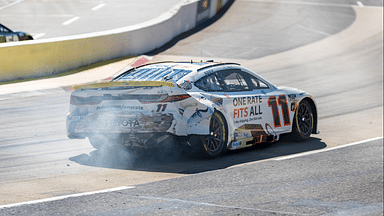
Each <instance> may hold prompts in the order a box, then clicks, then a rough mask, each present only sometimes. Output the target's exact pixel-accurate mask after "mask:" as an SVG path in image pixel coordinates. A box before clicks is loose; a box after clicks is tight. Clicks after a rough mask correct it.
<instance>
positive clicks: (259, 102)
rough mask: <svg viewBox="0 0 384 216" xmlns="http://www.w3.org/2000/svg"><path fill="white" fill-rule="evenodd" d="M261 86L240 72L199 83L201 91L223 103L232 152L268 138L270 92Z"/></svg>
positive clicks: (215, 75) (214, 75)
mask: <svg viewBox="0 0 384 216" xmlns="http://www.w3.org/2000/svg"><path fill="white" fill-rule="evenodd" d="M260 83H261V82H260V81H258V79H257V78H256V77H252V76H251V75H250V74H249V73H247V72H244V71H242V70H240V69H225V70H220V71H216V72H215V73H211V74H209V75H207V76H205V77H203V78H201V79H200V80H199V81H197V83H196V86H197V87H198V88H200V89H202V90H204V91H206V92H208V93H209V94H210V96H208V97H207V98H215V100H216V101H220V102H221V104H220V105H221V106H222V108H223V110H224V112H225V116H226V120H227V125H228V130H229V135H230V140H231V143H230V144H229V146H228V148H230V149H237V148H243V147H247V146H248V145H252V144H256V143H259V142H262V141H266V140H267V139H268V134H267V132H266V130H265V121H269V115H270V114H269V113H268V112H269V110H268V105H267V99H268V98H267V97H268V93H270V91H271V90H270V89H269V87H268V86H267V85H266V84H263V83H262V84H260ZM264 116H267V117H266V118H265V117H264Z"/></svg>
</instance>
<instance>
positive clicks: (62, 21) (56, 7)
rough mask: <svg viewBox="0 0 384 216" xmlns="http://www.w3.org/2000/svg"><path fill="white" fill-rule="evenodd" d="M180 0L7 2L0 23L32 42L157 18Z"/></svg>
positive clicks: (0, 9)
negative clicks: (30, 35) (22, 33)
mask: <svg viewBox="0 0 384 216" xmlns="http://www.w3.org/2000/svg"><path fill="white" fill-rule="evenodd" d="M179 2H181V0H163V1H162V2H161V4H157V3H154V1H153V0H141V1H139V2H138V1H132V0H109V1H108V2H102V1H93V0H91V1H80V0H64V1H61V0H50V1H42V0H38V1H29V0H8V1H0V20H1V23H2V24H4V25H6V26H7V27H8V28H10V29H12V30H14V31H24V32H27V33H30V34H32V36H33V37H34V38H35V39H46V38H54V37H63V36H72V35H79V34H85V33H92V32H99V31H106V30H111V29H117V28H122V27H126V26H130V25H135V24H138V23H142V22H145V21H148V20H151V19H154V18H156V17H158V16H160V15H161V14H162V13H164V12H166V11H167V10H169V9H170V8H172V6H174V5H176V4H177V3H179Z"/></svg>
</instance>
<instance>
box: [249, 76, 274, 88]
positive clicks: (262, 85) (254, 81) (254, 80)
mask: <svg viewBox="0 0 384 216" xmlns="http://www.w3.org/2000/svg"><path fill="white" fill-rule="evenodd" d="M250 77H251V81H252V84H253V89H268V88H269V87H268V85H267V84H265V83H264V82H263V81H261V80H259V79H257V78H256V77H254V76H250Z"/></svg>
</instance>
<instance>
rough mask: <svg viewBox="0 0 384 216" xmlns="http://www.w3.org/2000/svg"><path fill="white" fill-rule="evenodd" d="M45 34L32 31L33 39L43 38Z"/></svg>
mask: <svg viewBox="0 0 384 216" xmlns="http://www.w3.org/2000/svg"><path fill="white" fill-rule="evenodd" d="M44 35H45V33H32V37H33V39H35V40H36V39H38V38H41V37H43V36H44Z"/></svg>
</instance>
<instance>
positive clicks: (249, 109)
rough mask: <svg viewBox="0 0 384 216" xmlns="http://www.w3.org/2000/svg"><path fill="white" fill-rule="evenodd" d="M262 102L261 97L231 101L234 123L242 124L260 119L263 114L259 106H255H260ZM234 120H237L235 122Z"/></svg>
mask: <svg viewBox="0 0 384 216" xmlns="http://www.w3.org/2000/svg"><path fill="white" fill-rule="evenodd" d="M262 102H263V101H262V98H261V96H247V97H238V98H234V99H233V101H232V103H233V106H234V107H235V108H234V109H233V119H234V122H235V123H244V122H248V121H254V120H259V119H261V115H262V114H263V112H262V110H261V106H260V105H256V104H261V103H262ZM237 107H239V108H237ZM244 118H247V119H244ZM236 119H239V120H238V121H237V120H236Z"/></svg>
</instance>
